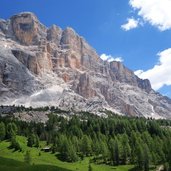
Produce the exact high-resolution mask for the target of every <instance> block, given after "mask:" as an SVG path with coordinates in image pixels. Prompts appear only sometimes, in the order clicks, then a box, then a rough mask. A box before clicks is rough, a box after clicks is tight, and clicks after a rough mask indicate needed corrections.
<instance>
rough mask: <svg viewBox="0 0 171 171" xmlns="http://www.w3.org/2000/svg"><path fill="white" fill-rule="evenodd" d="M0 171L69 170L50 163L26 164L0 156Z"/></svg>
mask: <svg viewBox="0 0 171 171" xmlns="http://www.w3.org/2000/svg"><path fill="white" fill-rule="evenodd" d="M0 171H71V170H68V169H63V168H60V167H58V166H52V165H43V164H42V165H40V164H35V165H28V164H26V163H24V162H20V161H17V160H13V159H8V158H3V157H0Z"/></svg>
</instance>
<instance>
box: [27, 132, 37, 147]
mask: <svg viewBox="0 0 171 171" xmlns="http://www.w3.org/2000/svg"><path fill="white" fill-rule="evenodd" d="M34 144H35V136H34V135H33V134H31V135H29V137H28V139H27V146H28V147H33V145H34Z"/></svg>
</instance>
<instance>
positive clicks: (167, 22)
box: [129, 0, 171, 31]
mask: <svg viewBox="0 0 171 171" xmlns="http://www.w3.org/2000/svg"><path fill="white" fill-rule="evenodd" d="M129 4H130V5H131V6H132V7H133V8H134V9H135V10H137V11H138V15H139V16H141V17H142V18H143V20H144V21H146V22H148V23H150V24H151V25H153V26H155V27H157V28H158V29H160V30H161V31H164V30H167V29H171V0H130V1H129Z"/></svg>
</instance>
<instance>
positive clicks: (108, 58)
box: [100, 53, 123, 62]
mask: <svg viewBox="0 0 171 171" xmlns="http://www.w3.org/2000/svg"><path fill="white" fill-rule="evenodd" d="M100 58H101V59H102V60H103V61H108V62H112V61H117V62H123V59H122V57H113V56H112V55H106V54H105V53H103V54H102V55H101V56H100Z"/></svg>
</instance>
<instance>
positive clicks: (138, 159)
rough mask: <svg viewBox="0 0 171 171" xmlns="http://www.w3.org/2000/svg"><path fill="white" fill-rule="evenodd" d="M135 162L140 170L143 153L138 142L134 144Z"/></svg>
mask: <svg viewBox="0 0 171 171" xmlns="http://www.w3.org/2000/svg"><path fill="white" fill-rule="evenodd" d="M136 164H137V166H138V168H139V169H140V170H142V169H143V167H144V154H143V149H142V147H141V145H140V144H137V146H136Z"/></svg>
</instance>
